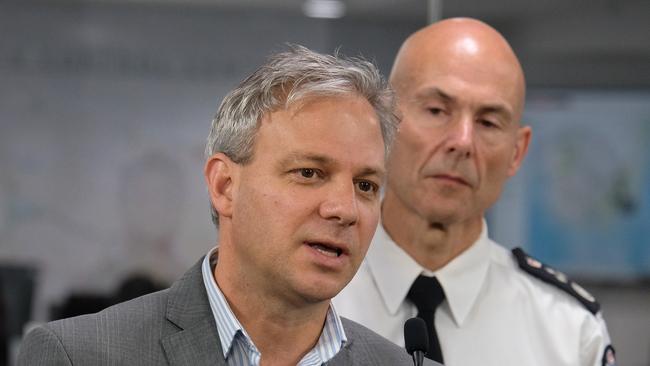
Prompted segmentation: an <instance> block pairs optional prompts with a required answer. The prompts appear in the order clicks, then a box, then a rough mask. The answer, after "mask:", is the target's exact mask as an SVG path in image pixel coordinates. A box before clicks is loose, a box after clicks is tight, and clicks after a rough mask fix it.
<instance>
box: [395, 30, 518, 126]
mask: <svg viewBox="0 0 650 366" xmlns="http://www.w3.org/2000/svg"><path fill="white" fill-rule="evenodd" d="M441 75H444V76H446V77H450V78H453V79H455V80H456V81H458V82H462V83H467V84H473V87H476V88H480V87H482V86H484V85H487V84H492V85H493V86H498V87H499V88H500V89H502V90H501V91H502V92H503V93H502V95H501V97H503V98H505V99H506V100H504V102H507V103H508V104H509V105H510V106H511V107H512V114H513V115H512V117H513V118H514V119H516V121H517V122H518V121H519V119H520V118H521V113H522V111H523V104H524V102H523V101H524V96H525V81H524V74H523V71H522V68H521V65H520V64H519V60H518V59H517V56H516V55H515V54H514V52H513V50H512V48H511V47H510V45H509V44H508V42H507V41H506V40H505V38H503V36H502V35H501V34H500V33H499V32H497V31H496V30H495V29H494V28H492V27H490V26H489V25H487V24H485V23H483V22H481V21H479V20H476V19H470V18H453V19H446V20H442V21H440V22H437V23H434V24H432V25H430V26H428V27H425V28H423V29H421V30H419V31H417V32H416V33H414V34H412V35H411V36H410V37H409V38H408V39H407V40H406V41H405V42H404V44H403V45H402V47H401V48H400V50H399V53H398V54H397V57H396V59H395V63H394V65H393V69H392V72H391V78H390V79H391V84H392V85H393V87H394V88H395V89H396V91H397V93H398V94H403V92H404V91H405V90H406V89H410V90H411V91H412V89H413V88H414V87H417V86H421V87H431V86H434V85H427V84H429V83H431V82H433V80H435V79H436V78H437V77H439V76H441Z"/></svg>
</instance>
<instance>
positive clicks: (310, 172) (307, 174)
mask: <svg viewBox="0 0 650 366" xmlns="http://www.w3.org/2000/svg"><path fill="white" fill-rule="evenodd" d="M315 174H316V171H314V169H311V168H302V169H300V175H301V176H302V177H304V178H313V177H314V175H315Z"/></svg>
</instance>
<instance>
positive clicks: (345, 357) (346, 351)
mask: <svg viewBox="0 0 650 366" xmlns="http://www.w3.org/2000/svg"><path fill="white" fill-rule="evenodd" d="M352 343H354V340H351V339H349V338H348V341H347V342H346V343H345V344H344V345H343V348H341V350H340V351H339V353H337V354H336V356H334V358H332V359H331V360H329V361H328V362H326V365H327V366H347V365H353V364H354V358H353V357H352V350H351V348H350V347H352Z"/></svg>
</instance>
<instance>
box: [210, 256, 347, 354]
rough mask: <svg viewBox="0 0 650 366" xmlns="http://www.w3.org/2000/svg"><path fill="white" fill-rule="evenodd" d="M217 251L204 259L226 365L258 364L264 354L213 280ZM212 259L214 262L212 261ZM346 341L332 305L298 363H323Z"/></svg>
mask: <svg viewBox="0 0 650 366" xmlns="http://www.w3.org/2000/svg"><path fill="white" fill-rule="evenodd" d="M216 257H217V250H216V248H215V249H212V250H211V251H210V252H209V253H208V255H206V256H205V258H204V259H203V265H202V271H203V283H204V285H205V289H206V292H207V294H208V301H209V302H210V308H211V309H212V314H213V315H214V320H215V321H216V324H217V331H218V332H219V340H220V341H221V349H222V350H223V357H224V359H225V360H226V364H227V365H230V366H258V365H259V364H260V357H261V353H260V352H259V351H258V350H257V347H255V344H253V341H252V340H251V339H250V337H249V336H248V333H246V330H245V329H244V328H243V327H242V326H241V324H240V323H239V321H238V320H237V317H236V316H235V314H234V313H233V312H232V309H230V306H229V305H228V302H227V301H226V298H225V297H224V296H223V293H222V292H221V290H220V289H219V286H218V285H217V283H216V281H215V280H214V276H213V275H212V274H213V273H214V265H216ZM211 262H212V263H211ZM345 342H347V338H346V336H345V331H344V330H343V324H341V319H340V318H339V316H338V315H337V314H336V311H335V310H334V307H333V306H331V305H330V307H329V310H328V312H327V316H326V318H325V325H324V326H323V331H322V333H321V335H320V338H319V339H318V342H317V343H316V346H314V348H313V349H311V350H310V351H309V352H308V353H307V354H306V355H305V356H304V357H303V358H302V359H301V360H300V362H299V363H298V365H297V366H321V365H323V364H324V363H325V362H327V361H329V360H330V359H332V358H333V357H334V356H335V355H336V354H337V353H338V352H339V351H340V350H341V348H342V347H343V344H344V343H345Z"/></svg>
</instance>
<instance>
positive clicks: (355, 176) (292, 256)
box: [232, 95, 385, 302]
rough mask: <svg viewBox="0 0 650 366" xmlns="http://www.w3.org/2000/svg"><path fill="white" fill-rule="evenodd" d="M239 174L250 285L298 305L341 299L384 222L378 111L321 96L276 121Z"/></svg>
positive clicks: (239, 224) (238, 204)
mask: <svg viewBox="0 0 650 366" xmlns="http://www.w3.org/2000/svg"><path fill="white" fill-rule="evenodd" d="M237 169H238V170H239V172H238V179H237V181H236V182H235V187H234V191H233V192H234V195H233V213H232V243H233V244H234V245H233V247H234V250H235V252H236V255H237V257H238V260H239V262H240V263H241V265H242V266H245V267H247V268H243V269H244V271H242V273H246V274H247V276H249V278H250V281H246V282H248V283H251V284H255V286H258V284H259V286H260V287H259V288H258V290H260V291H268V293H274V294H275V296H278V295H279V296H284V297H285V298H287V299H289V300H290V301H299V302H304V301H307V302H319V301H323V300H327V299H330V298H332V297H333V296H335V295H336V294H337V293H338V292H339V291H340V290H341V289H342V288H343V287H344V286H345V285H346V284H347V283H348V282H349V281H350V279H351V278H352V277H353V275H354V273H355V272H356V270H357V269H358V267H359V265H360V263H361V260H362V259H363V257H364V256H365V254H366V251H367V249H368V246H369V243H370V240H371V239H372V236H373V233H374V231H375V228H376V226H377V222H378V218H379V210H380V203H379V188H380V185H381V184H382V180H383V178H384V174H385V173H384V170H385V168H384V142H383V139H382V134H381V130H380V127H379V121H378V119H377V116H376V113H375V112H374V110H373V108H372V107H371V105H370V104H369V103H368V102H367V101H366V100H365V99H363V98H361V97H358V96H356V95H348V96H344V97H319V98H314V99H309V100H307V101H306V102H305V103H303V104H302V105H294V106H292V107H290V108H289V109H287V110H279V111H276V112H273V113H271V114H270V115H267V116H266V117H265V118H263V121H262V123H261V126H260V129H259V132H258V134H257V136H256V139H255V148H254V157H253V159H252V161H250V162H249V163H247V164H245V165H237Z"/></svg>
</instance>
